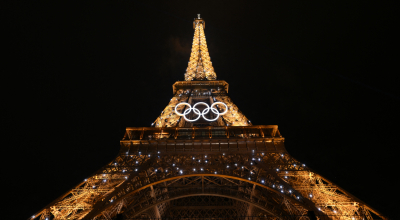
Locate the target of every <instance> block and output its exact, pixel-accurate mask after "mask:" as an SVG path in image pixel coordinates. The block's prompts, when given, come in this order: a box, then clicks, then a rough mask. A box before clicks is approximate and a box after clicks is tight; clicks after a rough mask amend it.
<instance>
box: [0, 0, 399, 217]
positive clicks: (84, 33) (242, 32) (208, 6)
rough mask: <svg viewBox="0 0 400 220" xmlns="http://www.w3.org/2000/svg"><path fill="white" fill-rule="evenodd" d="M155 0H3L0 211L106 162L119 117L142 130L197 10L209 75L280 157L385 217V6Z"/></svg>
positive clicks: (389, 134) (390, 73)
mask: <svg viewBox="0 0 400 220" xmlns="http://www.w3.org/2000/svg"><path fill="white" fill-rule="evenodd" d="M164 2H168V3H160V2H155V1H108V2H104V1H80V2H77V1H54V0H52V1H25V2H21V1H18V2H17V1H14V2H11V3H7V4H8V5H7V6H6V7H4V9H5V12H6V15H7V16H6V18H5V20H3V22H4V23H5V25H4V27H5V31H4V32H3V34H2V35H3V36H4V35H5V36H7V37H8V38H7V39H8V40H7V41H3V46H5V47H6V50H3V53H4V52H5V55H6V58H4V57H3V62H4V63H5V65H3V67H4V68H3V74H2V76H3V77H2V78H3V80H2V84H3V86H2V88H3V90H4V92H3V97H4V98H3V104H4V103H5V104H4V105H3V107H2V109H3V111H4V112H3V114H2V115H3V118H5V123H2V124H3V127H5V130H6V133H5V134H6V135H5V136H6V137H5V140H6V141H5V142H3V143H4V144H3V146H2V152H3V153H2V156H3V158H5V161H4V163H3V170H5V173H3V175H2V182H3V183H6V186H5V187H4V186H3V191H5V192H6V193H5V194H6V197H5V198H3V199H5V200H6V201H7V202H8V206H9V207H8V210H9V212H8V213H7V214H6V215H10V217H9V218H7V219H26V218H28V217H29V216H31V215H32V214H33V213H34V212H36V211H38V210H39V209H41V208H42V207H44V206H45V205H47V204H48V203H50V202H51V201H53V200H54V199H56V198H57V197H58V196H60V195H61V194H62V193H64V192H66V191H67V190H69V189H70V188H71V187H73V186H74V185H76V184H77V183H79V182H80V181H82V180H83V179H85V178H87V177H88V176H90V175H91V174H92V173H94V172H95V171H96V170H98V169H99V168H101V167H102V166H103V165H105V164H106V163H108V162H109V161H111V160H112V159H113V158H114V157H115V156H116V155H117V153H118V150H119V140H120V139H121V138H122V137H123V135H124V129H125V127H141V126H150V124H151V123H152V122H153V121H154V120H155V119H156V118H157V116H158V115H159V114H160V112H161V111H162V110H163V108H164V107H165V106H166V105H167V104H168V102H169V100H170V98H171V96H172V84H173V83H174V82H175V81H177V80H183V79H184V77H183V74H184V72H185V69H186V67H187V63H188V61H189V55H190V49H191V43H192V38H193V33H194V30H193V28H192V21H193V18H194V17H196V14H198V13H200V14H201V15H202V17H203V18H204V19H205V21H206V29H205V34H206V37H207V43H208V47H209V52H210V56H211V61H212V62H213V66H214V68H215V71H216V73H217V77H218V79H223V80H226V81H227V82H228V83H229V84H230V90H229V95H230V97H231V98H232V100H233V101H234V103H235V104H236V105H237V106H238V107H239V108H240V110H241V111H242V112H243V113H244V114H245V115H246V116H247V117H248V118H249V119H250V120H251V121H252V123H253V124H256V125H269V124H273V125H275V124H276V125H278V126H279V129H280V131H281V134H282V135H283V136H284V137H285V138H286V148H287V150H288V151H289V153H290V154H291V155H292V156H294V157H295V158H297V159H298V160H300V161H302V162H304V163H306V164H307V165H308V166H309V167H311V168H312V169H314V170H315V171H317V172H318V173H320V174H321V175H323V176H325V177H327V178H328V179H330V180H331V181H333V182H334V183H336V184H338V185H339V186H341V187H342V188H344V189H345V190H347V191H349V192H350V193H352V194H353V195H355V196H357V197H358V198H359V199H361V200H363V201H365V202H366V203H367V204H370V205H371V206H372V207H374V208H376V209H377V210H379V211H380V212H382V213H383V214H386V215H388V216H392V217H395V213H397V212H395V211H396V210H395V208H397V206H396V207H395V203H396V202H397V203H398V199H397V198H395V197H398V196H399V193H398V191H399V187H398V181H396V180H395V179H396V176H398V174H397V172H398V171H397V170H396V169H395V167H397V166H398V159H397V158H398V150H397V149H398V148H399V147H400V146H399V132H400V129H399V122H400V117H399V112H400V88H399V79H400V77H399V70H398V69H399V68H398V58H399V56H398V49H399V48H398V45H397V41H398V39H399V36H398V35H397V33H396V32H397V29H398V23H396V22H395V19H396V18H397V15H396V14H395V9H396V7H395V6H394V5H392V3H389V1H342V2H338V1H330V2H327V1H322V2H321V1H319V2H317V1H298V0H296V1H259V2H252V1H232V0H231V1H223V0H218V1H164ZM260 2H262V4H261V3H260ZM393 2H394V1H393ZM4 107H5V108H4Z"/></svg>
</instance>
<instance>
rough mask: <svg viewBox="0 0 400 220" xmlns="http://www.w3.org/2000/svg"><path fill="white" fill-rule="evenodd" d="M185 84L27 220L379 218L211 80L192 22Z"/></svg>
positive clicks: (197, 24) (199, 29)
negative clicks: (100, 162)
mask: <svg viewBox="0 0 400 220" xmlns="http://www.w3.org/2000/svg"><path fill="white" fill-rule="evenodd" d="M193 28H194V30H195V32H194V38H193V45H192V51H191V55H190V59H189V63H188V67H187V69H186V73H185V81H178V82H176V83H174V84H173V97H172V99H171V100H170V102H169V104H168V105H167V107H166V108H165V109H164V110H163V111H162V113H161V114H160V115H159V116H158V118H157V119H156V120H155V121H154V122H153V124H152V126H151V127H128V128H126V132H125V135H124V137H123V139H122V140H121V142H120V144H121V148H120V152H119V153H118V155H117V156H116V158H115V159H114V160H113V161H111V162H110V163H109V164H107V165H106V166H104V167H102V168H101V169H100V170H98V171H97V172H96V173H95V174H94V175H92V176H91V177H89V178H87V179H85V180H84V181H82V182H81V183H79V184H78V185H77V186H76V187H74V188H73V189H71V190H70V191H68V192H66V193H65V194H64V195H62V196H61V197H59V198H58V199H56V200H55V201H53V202H52V203H50V204H49V205H47V206H46V207H44V208H43V209H42V210H40V211H39V212H37V213H36V214H35V215H33V216H32V217H31V218H30V219H41V220H43V219H48V220H50V219H139V218H147V219H148V218H187V219H202V218H209V219H226V218H230V219H243V220H245V219H374V218H380V219H385V217H384V216H383V215H382V214H381V213H379V212H378V211H376V210H375V209H373V208H372V207H370V206H368V205H367V204H365V203H364V202H362V201H361V200H359V199H357V198H356V197H354V196H353V195H351V194H350V193H348V192H346V191H345V190H344V189H342V188H340V187H339V186H337V185H336V184H334V183H332V182H331V181H329V180H327V179H326V178H324V177H322V176H321V175H319V174H318V173H316V172H315V171H313V170H312V169H310V168H308V167H307V166H306V165H305V164H302V163H301V162H300V161H298V160H296V159H295V158H293V157H292V156H290V155H289V153H288V152H287V151H286V149H285V146H284V138H283V137H282V135H281V134H280V132H279V130H278V126H277V125H253V124H252V123H251V122H250V121H249V120H248V119H247V118H246V116H245V115H244V114H243V113H242V112H241V111H240V110H239V109H238V107H237V106H236V105H235V104H234V103H233V101H232V100H231V99H230V97H229V96H228V90H229V84H228V83H227V82H226V81H223V80H217V76H216V73H215V71H214V68H213V66H212V62H211V59H210V56H209V53H208V48H207V43H206V38H205V34H204V28H205V21H204V20H203V19H202V18H200V15H198V18H195V19H194V22H193Z"/></svg>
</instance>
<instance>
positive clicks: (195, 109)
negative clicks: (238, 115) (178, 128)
mask: <svg viewBox="0 0 400 220" xmlns="http://www.w3.org/2000/svg"><path fill="white" fill-rule="evenodd" d="M218 104H222V105H224V106H225V111H224V112H222V113H220V112H219V111H218V109H217V108H215V107H214V106H215V105H218ZM180 105H186V106H188V107H189V108H188V109H186V110H185V111H184V112H183V113H179V112H178V111H177V108H178V106H180ZM197 105H205V106H207V107H206V108H205V109H204V110H203V111H202V112H200V110H199V109H197V108H196V106H197ZM192 110H193V112H194V113H195V114H196V115H198V116H197V118H196V119H192V120H191V119H188V118H187V117H186V115H188V114H189V113H190V112H191V111H192ZM210 110H211V111H212V112H213V113H214V114H216V115H217V117H216V118H214V119H208V118H206V117H204V115H206V114H208V113H209V112H210ZM227 112H228V106H227V105H226V104H225V103H223V102H214V103H213V104H212V105H211V107H210V106H209V105H208V104H207V103H205V102H198V103H196V104H194V106H193V107H192V106H191V105H190V104H189V103H186V102H181V103H179V104H177V105H176V106H175V113H176V114H177V115H179V116H183V117H184V118H185V120H186V121H189V122H194V121H197V120H199V118H200V116H202V117H203V118H204V120H206V121H216V120H218V118H219V116H220V115H225V114H226V113H227Z"/></svg>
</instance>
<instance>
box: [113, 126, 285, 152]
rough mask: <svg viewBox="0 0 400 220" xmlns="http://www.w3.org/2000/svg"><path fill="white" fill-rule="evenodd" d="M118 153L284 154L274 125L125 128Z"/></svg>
mask: <svg viewBox="0 0 400 220" xmlns="http://www.w3.org/2000/svg"><path fill="white" fill-rule="evenodd" d="M121 147H122V148H121V150H123V151H127V152H128V151H129V152H130V153H132V152H141V153H143V154H147V153H156V154H164V153H176V152H179V153H205V152H207V153H212V152H215V153H221V152H231V153H233V152H238V153H239V152H241V153H245V152H249V153H255V152H267V151H268V152H286V150H285V147H284V138H283V137H282V136H281V134H280V133H279V130H278V126H277V125H257V126H234V127H229V126H225V127H214V126H208V127H191V128H182V127H164V128H155V127H128V128H126V132H125V135H124V138H123V139H122V140H121Z"/></svg>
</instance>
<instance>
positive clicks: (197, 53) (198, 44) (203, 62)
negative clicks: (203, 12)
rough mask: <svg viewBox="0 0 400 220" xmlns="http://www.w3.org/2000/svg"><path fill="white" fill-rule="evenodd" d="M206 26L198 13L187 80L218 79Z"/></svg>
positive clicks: (194, 22)
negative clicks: (209, 48) (205, 29)
mask: <svg viewBox="0 0 400 220" xmlns="http://www.w3.org/2000/svg"><path fill="white" fill-rule="evenodd" d="M204 28H205V21H204V20H203V19H202V18H200V14H198V15H197V18H195V19H194V21H193V29H194V36H193V44H192V51H191V53H190V59H189V64H188V67H187V69H186V73H185V80H186V81H191V80H215V79H217V74H216V73H215V72H214V67H213V66H212V62H211V58H210V55H209V53H208V48H207V42H206V35H205V34H204Z"/></svg>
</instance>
